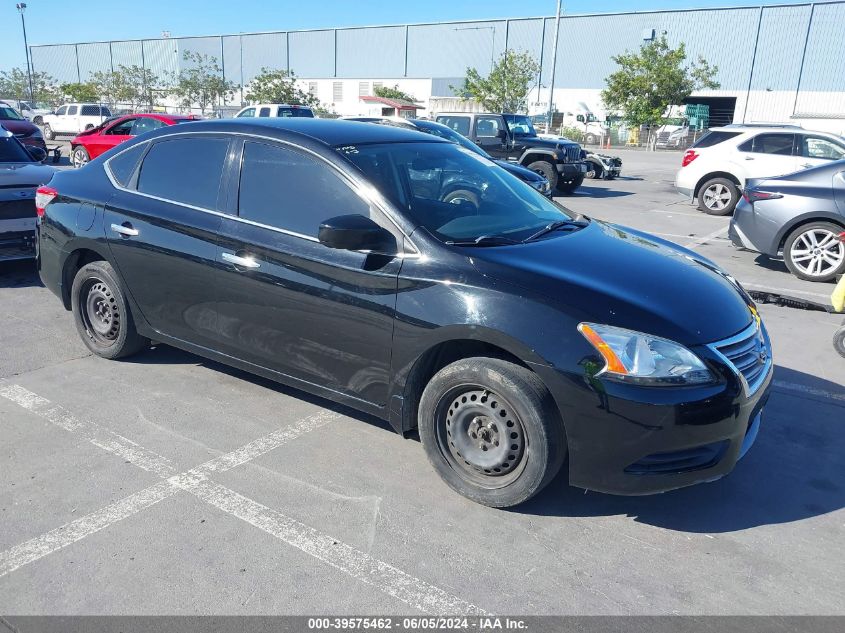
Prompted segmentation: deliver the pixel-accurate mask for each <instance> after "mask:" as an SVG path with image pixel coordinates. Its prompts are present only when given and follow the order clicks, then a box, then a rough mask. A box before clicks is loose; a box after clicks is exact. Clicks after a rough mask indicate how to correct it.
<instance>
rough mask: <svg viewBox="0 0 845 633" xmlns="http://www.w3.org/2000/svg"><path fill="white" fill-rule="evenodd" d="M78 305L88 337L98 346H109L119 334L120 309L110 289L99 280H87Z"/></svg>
mask: <svg viewBox="0 0 845 633" xmlns="http://www.w3.org/2000/svg"><path fill="white" fill-rule="evenodd" d="M80 304H81V305H80V313H81V315H82V321H83V323H84V324H85V330H86V331H87V332H88V336H90V337H91V338H92V339H93V340H94V341H95V342H97V343H98V344H100V345H103V346H107V345H111V344H112V343H113V342H114V341H115V339H117V336H118V334H119V333H120V309H119V307H118V305H117V301H116V300H115V298H114V294H113V293H112V291H111V289H110V288H109V287H108V286H107V285H106V284H105V283H103V282H102V281H100V280H99V279H89V280H88V282H87V284H86V288H83V292H82V293H80Z"/></svg>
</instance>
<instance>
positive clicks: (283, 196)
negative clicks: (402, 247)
mask: <svg viewBox="0 0 845 633" xmlns="http://www.w3.org/2000/svg"><path fill="white" fill-rule="evenodd" d="M355 213H359V214H361V215H363V216H367V217H369V215H370V207H369V205H368V204H367V203H366V202H364V200H362V199H361V198H360V197H359V196H358V195H357V194H356V193H355V192H354V191H353V190H352V188H351V187H350V186H349V185H347V184H346V183H345V182H343V180H341V178H340V176H338V175H337V174H335V173H334V172H333V171H332V169H331V168H330V167H328V166H327V165H324V164H323V163H322V162H318V161H316V160H314V159H313V158H310V157H309V156H306V155H304V154H300V153H299V152H296V151H294V150H290V149H287V148H284V147H279V146H278V145H267V144H265V143H254V142H250V141H247V142H246V143H245V144H244V157H243V163H242V166H241V185H240V191H239V194H238V215H239V216H240V217H242V218H244V219H245V220H252V221H253V222H259V223H260V224H266V225H267V226H273V227H276V228H280V229H285V230H287V231H292V232H294V233H299V234H301V235H307V236H309V237H315V238H316V237H317V231H318V229H319V227H320V223H321V222H323V221H324V220H327V219H329V218H332V217H334V216H336V215H341V214H355Z"/></svg>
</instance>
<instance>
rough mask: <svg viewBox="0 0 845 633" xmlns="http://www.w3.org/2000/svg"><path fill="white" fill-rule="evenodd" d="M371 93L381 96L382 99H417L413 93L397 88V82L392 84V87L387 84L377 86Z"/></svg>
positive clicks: (412, 100) (414, 101)
mask: <svg viewBox="0 0 845 633" xmlns="http://www.w3.org/2000/svg"><path fill="white" fill-rule="evenodd" d="M373 93H374V94H375V95H376V96H377V97H382V98H384V99H402V100H404V101H411V102H413V103H416V101H417V99H416V97H414V95H412V94H409V93H407V92H405V91H404V90H399V84H396V85H394V86H393V87H392V88H391V87H389V86H379V87H378V88H376V89H375V90H373Z"/></svg>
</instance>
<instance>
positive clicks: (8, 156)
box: [0, 136, 35, 163]
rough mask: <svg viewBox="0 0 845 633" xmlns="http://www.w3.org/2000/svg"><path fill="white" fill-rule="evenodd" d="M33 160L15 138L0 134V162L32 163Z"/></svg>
mask: <svg viewBox="0 0 845 633" xmlns="http://www.w3.org/2000/svg"><path fill="white" fill-rule="evenodd" d="M34 162H35V160H34V159H33V158H32V156H30V155H29V152H27V151H26V150H25V149H24V148H23V147H22V146H21V144H20V143H19V142H18V141H17V139H15V138H10V137H8V136H0V163H34Z"/></svg>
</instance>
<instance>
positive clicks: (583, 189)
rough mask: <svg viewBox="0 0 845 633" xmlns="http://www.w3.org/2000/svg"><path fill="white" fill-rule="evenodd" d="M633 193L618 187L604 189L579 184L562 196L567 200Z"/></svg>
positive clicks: (622, 195) (616, 196)
mask: <svg viewBox="0 0 845 633" xmlns="http://www.w3.org/2000/svg"><path fill="white" fill-rule="evenodd" d="M632 195H634V192H633V191H619V190H618V189H605V188H604V187H590V186H585V185H581V186H580V187H578V189H576V190H575V192H574V193H571V194H568V195H565V196H563V197H564V198H567V199H569V200H571V199H573V198H584V197H589V198H622V197H624V196H632Z"/></svg>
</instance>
